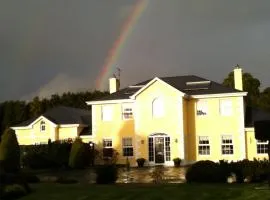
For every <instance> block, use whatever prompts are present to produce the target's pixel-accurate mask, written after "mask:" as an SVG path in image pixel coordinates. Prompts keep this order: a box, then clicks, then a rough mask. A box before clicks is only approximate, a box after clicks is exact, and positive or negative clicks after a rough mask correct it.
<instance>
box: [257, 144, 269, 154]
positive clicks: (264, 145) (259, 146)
mask: <svg viewBox="0 0 270 200" xmlns="http://www.w3.org/2000/svg"><path fill="white" fill-rule="evenodd" d="M262 146H263V147H264V148H265V149H266V150H264V152H265V153H259V151H258V149H259V148H261V149H262ZM256 151H257V154H258V155H267V154H268V141H261V140H256Z"/></svg>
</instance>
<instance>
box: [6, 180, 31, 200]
mask: <svg viewBox="0 0 270 200" xmlns="http://www.w3.org/2000/svg"><path fill="white" fill-rule="evenodd" d="M25 195H27V191H26V190H25V188H24V187H23V186H22V185H19V184H12V185H7V186H5V187H4V188H3V193H2V197H1V199H3V200H5V199H8V200H12V199H18V198H20V197H23V196H25Z"/></svg>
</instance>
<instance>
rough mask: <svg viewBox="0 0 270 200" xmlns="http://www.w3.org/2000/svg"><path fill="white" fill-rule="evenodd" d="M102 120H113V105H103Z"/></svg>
mask: <svg viewBox="0 0 270 200" xmlns="http://www.w3.org/2000/svg"><path fill="white" fill-rule="evenodd" d="M102 120H103V121H111V120H112V106H102Z"/></svg>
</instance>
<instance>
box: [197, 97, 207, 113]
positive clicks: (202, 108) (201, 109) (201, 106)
mask: <svg viewBox="0 0 270 200" xmlns="http://www.w3.org/2000/svg"><path fill="white" fill-rule="evenodd" d="M207 113H208V106H207V101H204V100H203V101H202V100H199V101H198V102H197V116H202V115H207Z"/></svg>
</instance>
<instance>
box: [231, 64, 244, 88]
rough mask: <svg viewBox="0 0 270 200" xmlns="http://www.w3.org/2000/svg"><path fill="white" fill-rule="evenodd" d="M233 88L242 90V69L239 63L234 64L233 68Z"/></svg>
mask: <svg viewBox="0 0 270 200" xmlns="http://www.w3.org/2000/svg"><path fill="white" fill-rule="evenodd" d="M233 73H234V88H235V89H236V90H241V91H243V70H242V68H241V67H240V66H239V65H236V66H235V68H234V70H233Z"/></svg>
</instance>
